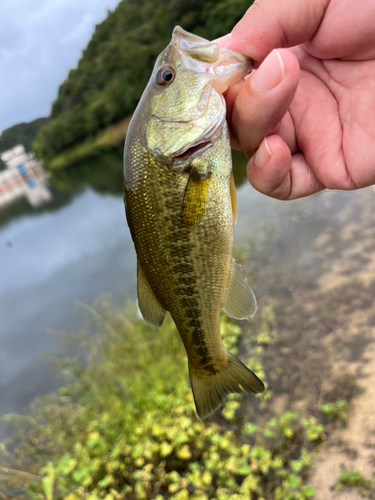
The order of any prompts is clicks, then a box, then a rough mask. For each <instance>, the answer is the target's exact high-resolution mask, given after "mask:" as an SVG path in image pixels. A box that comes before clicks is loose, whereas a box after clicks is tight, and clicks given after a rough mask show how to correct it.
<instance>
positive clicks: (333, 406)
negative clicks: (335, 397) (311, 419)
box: [320, 399, 348, 425]
mask: <svg viewBox="0 0 375 500" xmlns="http://www.w3.org/2000/svg"><path fill="white" fill-rule="evenodd" d="M320 409H321V411H322V413H324V415H326V416H327V417H328V419H330V420H339V421H340V422H341V423H342V425H345V424H346V419H347V416H348V415H347V410H348V404H347V402H346V401H345V400H344V399H341V400H340V401H334V402H333V403H324V404H323V405H322V406H321V407H320Z"/></svg>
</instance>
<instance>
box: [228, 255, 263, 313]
mask: <svg viewBox="0 0 375 500" xmlns="http://www.w3.org/2000/svg"><path fill="white" fill-rule="evenodd" d="M256 310H257V301H256V298H255V295H254V292H253V291H252V289H251V287H250V285H249V283H248V282H247V279H246V278H245V276H243V274H241V273H240V270H239V265H238V264H237V263H236V262H235V261H234V260H233V267H232V276H231V279H230V283H229V289H228V295H227V298H226V301H225V304H224V306H223V311H224V312H225V314H227V315H228V316H230V317H231V318H234V319H247V318H252V317H253V316H254V314H255V313H256Z"/></svg>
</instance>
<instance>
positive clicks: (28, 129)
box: [0, 118, 48, 153]
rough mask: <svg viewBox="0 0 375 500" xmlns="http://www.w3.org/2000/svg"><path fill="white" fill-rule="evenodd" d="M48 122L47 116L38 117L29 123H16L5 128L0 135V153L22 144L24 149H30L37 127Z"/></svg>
mask: <svg viewBox="0 0 375 500" xmlns="http://www.w3.org/2000/svg"><path fill="white" fill-rule="evenodd" d="M46 123H48V118H38V119H37V120H34V121H32V122H29V123H18V124H17V125H14V126H13V127H10V128H7V129H5V130H4V131H3V132H2V134H1V135H0V153H2V152H4V151H7V150H8V149H11V148H13V147H14V146H17V145H18V144H23V145H24V146H25V149H26V151H31V149H32V148H31V145H32V143H33V141H34V139H35V137H36V135H37V133H38V132H39V129H40V128H41V127H42V126H43V125H46Z"/></svg>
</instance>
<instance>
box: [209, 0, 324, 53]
mask: <svg viewBox="0 0 375 500" xmlns="http://www.w3.org/2000/svg"><path fill="white" fill-rule="evenodd" d="M329 2H330V0H297V1H296V0H256V1H255V2H254V3H253V5H252V6H251V7H250V8H249V9H248V11H247V12H246V14H245V15H244V17H243V18H242V19H241V20H240V21H239V22H238V23H237V24H236V26H235V27H234V28H233V31H232V33H231V35H230V36H227V37H224V39H222V42H220V40H218V43H222V44H224V45H225V46H226V47H227V48H228V49H232V50H236V51H238V52H242V53H243V54H246V55H247V56H250V57H251V58H252V59H254V61H257V62H261V61H263V59H264V58H265V57H266V56H267V55H268V54H269V53H270V52H271V51H272V50H273V49H276V48H281V47H293V46H295V45H299V44H301V43H304V42H307V41H309V40H310V39H311V38H312V37H313V36H314V34H315V33H316V31H317V30H318V28H319V26H320V24H321V22H322V20H323V18H324V14H325V11H326V8H327V6H328V4H329Z"/></svg>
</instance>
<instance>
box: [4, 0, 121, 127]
mask: <svg viewBox="0 0 375 500" xmlns="http://www.w3.org/2000/svg"><path fill="white" fill-rule="evenodd" d="M118 3H119V0H0V133H1V132H2V131H3V130H4V129H5V128H8V127H10V126H12V125H15V124H16V123H20V122H28V121H31V120H34V119H35V118H39V117H40V116H48V115H49V113H50V109H51V104H52V101H53V100H54V99H55V98H56V95H57V89H58V87H59V85H60V83H62V82H63V81H64V80H65V78H66V76H67V74H68V71H69V70H70V69H71V68H74V67H75V66H76V64H77V62H78V60H79V58H80V57H81V53H82V50H83V49H84V48H85V47H86V45H87V42H88V41H89V40H90V37H91V35H92V33H93V31H94V27H95V25H96V24H98V23H99V22H100V21H102V20H103V19H104V18H105V17H106V16H107V9H110V10H113V9H114V8H115V7H116V6H117V4H118Z"/></svg>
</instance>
